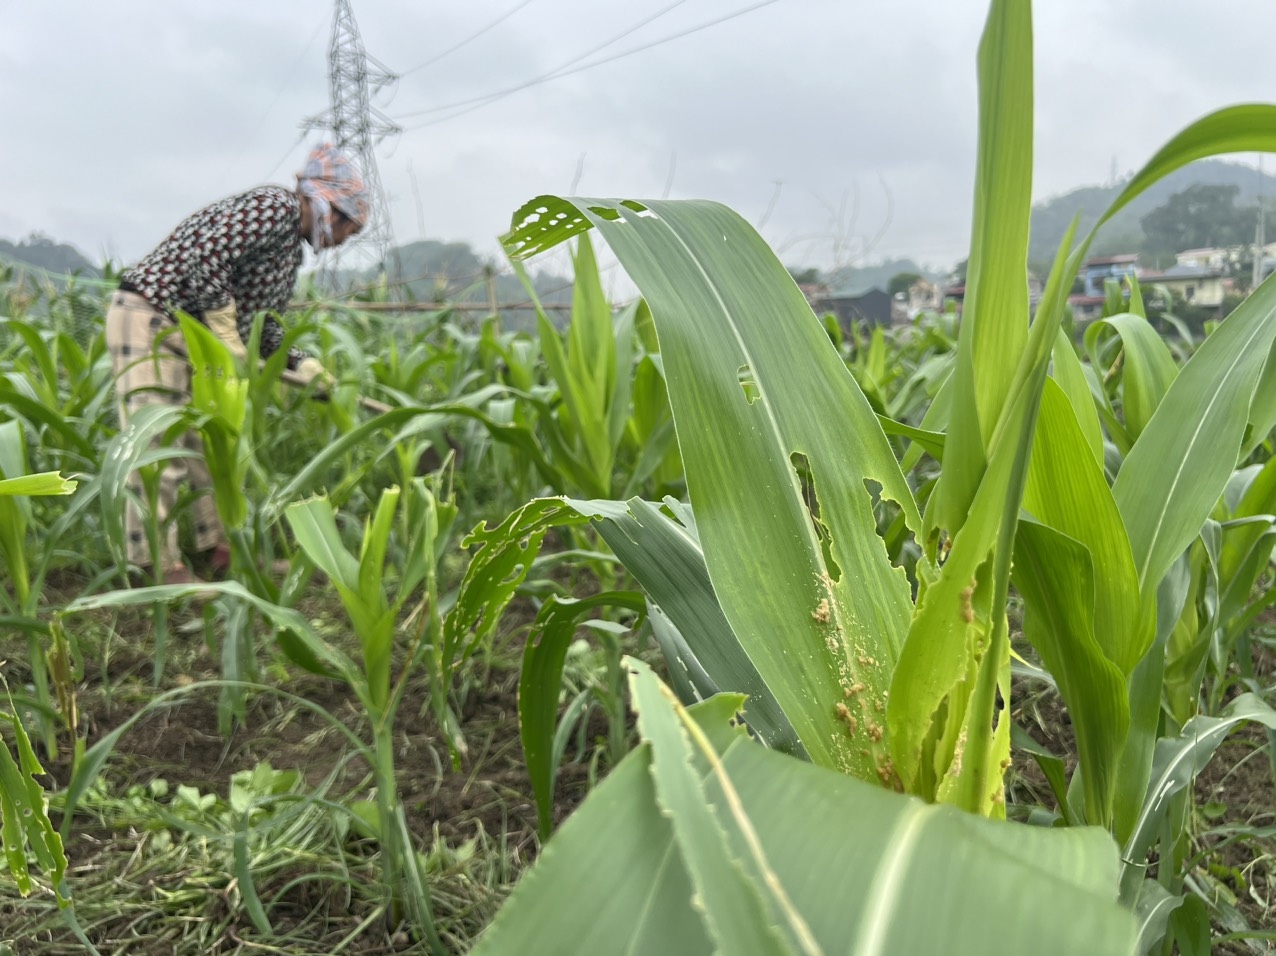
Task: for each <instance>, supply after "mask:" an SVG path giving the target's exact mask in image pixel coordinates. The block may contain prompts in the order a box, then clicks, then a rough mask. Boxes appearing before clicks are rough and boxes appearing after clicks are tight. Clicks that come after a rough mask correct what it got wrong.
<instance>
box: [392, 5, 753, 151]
mask: <svg viewBox="0 0 1276 956" xmlns="http://www.w3.org/2000/svg"><path fill="white" fill-rule="evenodd" d="M680 2H681V0H680ZM776 2H778V0H761V2H760V3H755V4H752V5H751V6H748V7H744V8H742V9H740V10H736V11H735V12H734V13H729V14H727V15H726V16H722V17H718V18H717V19H715V20H708V21H706V22H704V23H701V24H698V25H696V26H694V27H689V28H688V29H686V30H682V31H679V32H678V33H671V34H669V35H667V36H663V37H661V38H660V39H658V40H653V41H651V42H650V43H644V44H643V45H641V46H636V47H632V48H630V49H628V50H624V51H622V52H620V53H617V54H615V55H613V56H609V57H604V58H603V59H601V60H594V61H592V62H589V63H584V64H581V65H580V66H577V67H575V68H573V69H566V68H564V67H560V68H558V69H557V70H554V71H552V72H550V73H546V74H543V75H541V76H538V77H535V78H534V79H531V80H528V81H527V82H525V83H520V84H519V85H517V86H513V87H509V88H508V89H504V90H499V91H497V92H495V93H489V94H487V95H486V96H481V97H475V98H473V99H470V100H463V101H460V102H457V103H450V104H447V105H445V106H436V107H431V108H429V109H424V110H417V111H416V112H414V113H405V114H403V115H405V116H420V115H422V114H424V113H435V112H441V111H442V110H446V109H453V108H456V107H463V108H461V109H457V111H456V112H455V113H449V114H448V115H447V116H441V117H439V118H438V119H433V120H428V121H426V122H424V123H417V124H415V125H413V126H405V127H404V128H403V129H404V132H410V131H412V130H417V129H424V128H426V127H427V126H437V125H438V124H439V123H445V122H447V121H448V120H451V119H456V118H457V117H458V116H464V115H465V114H466V113H472V112H473V111H474V110H477V109H480V108H482V107H484V106H487V105H488V104H489V103H494V102H496V101H497V100H501V99H504V98H505V97H507V96H511V95H513V94H514V93H519V92H521V91H523V90H525V89H528V88H529V87H532V86H537V85H539V84H541V83H546V82H549V81H550V80H558V79H562V78H563V77H565V76H573V75H575V74H577V73H583V72H584V71H586V70H592V69H593V68H594V67H596V66H604V65H605V64H608V63H614V62H615V61H617V60H621V59H624V58H625V57H627V56H633V55H634V54H635V53H642V52H644V51H646V50H650V49H652V48H654V47H658V46H661V45H663V44H665V43H669V42H671V41H673V40H680V39H682V38H683V37H686V36H690V35H691V34H693V33H699V32H700V31H702V30H707V29H709V28H710V27H716V26H718V24H721V23H726V22H727V21H728V20H734V19H736V18H737V17H742V16H744V15H745V14H747V13H752V12H753V11H755V10H760V9H762V8H763V7H769V6H770V5H771V4H773V3H776ZM657 16H659V14H657ZM630 32H632V31H630ZM610 42H615V41H614V40H613V41H610ZM610 42H609V43H608V44H604V45H605V46H606V45H610ZM590 52H591V53H593V52H597V50H593V51H590ZM589 55H590V54H589V53H585V54H582V55H581V56H580V57H577V58H576V59H575V60H572V61H570V63H575V62H578V61H579V60H580V59H583V58H584V57H586V56H589Z"/></svg>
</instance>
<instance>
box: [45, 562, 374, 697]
mask: <svg viewBox="0 0 1276 956" xmlns="http://www.w3.org/2000/svg"><path fill="white" fill-rule="evenodd" d="M202 594H209V595H214V596H216V595H225V596H227V597H230V598H234V599H235V600H239V601H243V602H246V603H247V604H250V605H252V606H253V607H254V608H255V609H256V610H257V611H258V612H259V613H260V614H261V615H262V616H263V617H265V618H266V619H267V620H269V621H270V622H271V623H272V624H274V626H275V627H276V628H277V631H276V640H277V641H278V642H279V646H280V648H281V649H282V650H284V651H285V653H287V654H288V658H289V659H290V660H291V661H292V662H293V663H294V664H296V665H297V666H298V667H302V668H305V669H306V670H308V671H310V672H311V673H315V674H321V675H323V676H326V677H331V676H339V677H341V678H342V679H344V680H346V681H347V682H348V683H350V684H351V685H352V686H353V685H354V684H355V682H356V680H357V678H358V674H359V672H358V669H357V668H356V667H355V665H354V662H353V661H351V660H350V658H348V657H347V656H346V655H345V654H344V653H343V652H342V651H341V650H340V649H339V648H336V647H333V646H332V645H331V644H329V643H328V642H327V641H325V640H324V639H323V638H321V637H319V635H317V634H316V633H315V632H314V629H313V628H312V627H311V626H310V622H309V621H307V620H306V618H305V616H304V615H302V614H300V613H299V612H297V611H296V610H295V609H293V608H286V607H280V606H279V605H278V604H274V603H272V602H270V601H267V600H264V599H263V598H261V597H258V596H257V595H255V594H253V593H252V592H251V591H249V590H248V589H247V588H245V587H244V586H243V585H242V584H240V583H238V582H237V581H213V582H207V583H203V582H201V583H199V584H163V585H159V586H157V587H147V588H129V589H127V590H122V591H105V592H103V593H101V594H91V595H88V596H85V597H79V598H76V599H75V600H74V601H72V602H71V603H70V604H68V605H67V606H66V608H65V609H64V613H67V614H74V613H78V612H81V611H89V610H93V609H95V608H104V607H112V608H113V607H135V606H138V605H143V606H146V605H151V604H155V603H157V602H161V601H177V600H183V599H187V598H190V597H192V596H194V595H202Z"/></svg>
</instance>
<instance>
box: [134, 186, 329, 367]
mask: <svg viewBox="0 0 1276 956" xmlns="http://www.w3.org/2000/svg"><path fill="white" fill-rule="evenodd" d="M300 228H301V203H300V201H299V200H298V199H297V194H296V193H294V192H291V191H290V190H287V189H284V188H283V187H282V186H259V187H258V188H256V189H250V190H249V191H248V192H246V193H240V194H239V195H238V196H231V197H230V198H229V199H223V200H221V201H220V202H216V203H213V204H212V205H211V206H208V207H206V208H204V209H201V210H200V211H199V212H197V213H195V214H194V215H192V216H190V217H188V218H187V219H185V220H183V221H182V223H181V224H180V225H178V227H177V228H176V229H174V230H173V233H172V235H170V236H169V237H168V238H167V239H165V240H164V241H163V242H161V243H160V244H159V245H158V246H157V247H156V248H155V249H154V251H152V252H151V253H150V254H149V255H147V256H146V257H144V258H143V259H142V260H141V261H140V262H139V263H138V264H137V265H135V266H134V267H133V268H132V269H129V270H128V271H127V272H125V273H124V274H123V275H122V276H121V277H120V288H122V289H125V290H127V291H130V292H136V293H137V294H138V295H140V296H142V297H143V298H144V299H146V300H147V301H148V302H150V303H151V305H153V306H155V308H157V309H159V310H160V311H162V312H163V313H164V314H166V315H167V316H169V318H172V317H173V314H174V312H175V311H176V310H179V309H180V310H181V311H183V312H188V313H190V314H191V315H193V316H195V317H196V318H200V319H202V318H203V314H204V313H205V312H207V311H210V310H213V309H219V308H222V307H223V306H225V305H226V304H227V303H228V302H229V301H230V300H231V299H234V301H235V308H236V312H237V315H238V321H239V335H240V337H241V338H242V339H243V340H244V341H245V342H247V341H248V337H249V334H250V332H251V330H252V321H253V315H254V314H255V313H257V312H267V313H275V314H278V313H281V312H283V311H284V309H285V308H286V307H287V305H288V300H289V298H290V297H291V296H292V290H293V287H294V286H295V285H296V283H297V271H298V269H300V268H301V259H302V239H301V234H300ZM283 335H284V332H283V329H282V328H281V327H280V325H279V322H278V320H277V319H276V318H275V317H274V316H272V315H267V316H266V319H265V321H264V323H263V324H262V330H261V354H262V357H263V358H265V357H266V356H268V355H270V354H271V353H273V352H274V351H275V350H276V349H278V348H279V344H280V341H281V340H282V339H283ZM302 357H304V353H301V352H298V351H296V350H293V351H292V352H290V353H289V360H288V364H289V365H290V366H293V367H295V366H296V363H297V361H299V360H300V359H301V358H302Z"/></svg>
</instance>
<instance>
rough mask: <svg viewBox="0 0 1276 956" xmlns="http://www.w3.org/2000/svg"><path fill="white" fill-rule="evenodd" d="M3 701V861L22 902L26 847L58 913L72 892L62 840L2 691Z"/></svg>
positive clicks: (27, 877)
mask: <svg viewBox="0 0 1276 956" xmlns="http://www.w3.org/2000/svg"><path fill="white" fill-rule="evenodd" d="M5 696H6V698H7V699H8V701H9V710H8V712H5V711H0V727H3V728H5V729H6V730H7V733H5V734H0V839H2V840H3V841H4V851H5V852H4V855H5V860H6V862H7V864H8V869H9V872H10V873H11V874H12V876H13V879H14V882H15V883H16V885H17V887H18V892H19V893H20V894H21V895H22V896H28V895H30V893H31V890H32V880H31V874H30V871H29V869H28V867H27V857H26V848H27V847H30V849H31V852H32V854H33V855H34V856H35V860H36V863H37V864H38V865H39V867H40V869H41V870H42V871H43V873H44V875H45V877H46V878H47V879H48V880H49V883H50V885H51V887H52V889H53V891H54V895H55V896H56V898H57V902H58V906H59V908H66V907H67V906H69V905H70V903H71V891H70V889H69V887H68V886H67V884H66V871H67V857H66V852H65V850H64V849H63V845H62V838H61V836H60V835H59V834H58V832H57V830H55V829H54V828H53V824H52V823H51V822H50V820H49V804H48V800H47V799H46V798H45V794H44V788H42V787H41V786H40V784H39V783H38V782H37V781H36V779H35V778H36V775H39V774H43V773H44V768H43V767H42V766H40V761H39V759H38V758H37V757H36V755H35V748H33V747H32V746H31V738H30V737H29V736H27V732H26V728H25V727H23V726H22V721H21V720H19V719H18V718H17V716H16V713H17V708H16V707H15V706H14V703H13V697H12V695H11V694H10V693H9V688H8V686H7V685H5ZM9 736H11V737H12V738H13V745H14V747H15V749H16V750H17V754H18V756H17V759H16V760H15V759H14V756H13V754H12V753H11V752H10V750H9V746H10V745H9V742H8V740H7V739H6V737H9Z"/></svg>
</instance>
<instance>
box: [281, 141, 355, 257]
mask: <svg viewBox="0 0 1276 956" xmlns="http://www.w3.org/2000/svg"><path fill="white" fill-rule="evenodd" d="M297 189H298V190H299V191H300V192H301V194H302V195H303V196H305V197H306V198H307V199H309V200H310V207H311V216H310V218H311V238H310V244H311V245H312V246H313V247H314V249H315V250H316V251H318V250H319V249H321V248H323V245H322V242H321V239H324V238H326V239H328V240H331V239H332V210H333V208H334V207H335V208H336V209H337V211H338V212H340V213H341V214H342V215H344V216H345V217H346V218H347V219H350V220H352V221H353V222H355V223H356V224H357V225H359V226H360V227H362V226H364V225H365V224H367V221H368V190H367V189H366V188H365V187H364V185H363V180H362V179H361V178H360V177H359V173H358V171H357V170H356V169H355V168H354V164H353V163H351V162H350V160H349V159H348V158H347V157H346V155H345V154H344V153H342V152H341V150H339V149H337V147H335V146H333V145H332V144H331V143H323V144H321V145H319V146H316V147H315V148H314V149H313V150H311V152H310V155H309V156H307V157H306V168H305V169H303V170H302V171H301V172H300V173H299V174H298V175H297Z"/></svg>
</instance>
